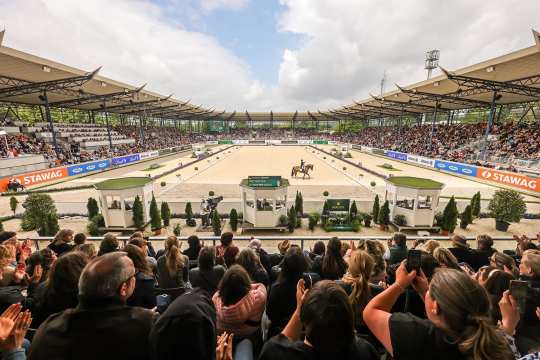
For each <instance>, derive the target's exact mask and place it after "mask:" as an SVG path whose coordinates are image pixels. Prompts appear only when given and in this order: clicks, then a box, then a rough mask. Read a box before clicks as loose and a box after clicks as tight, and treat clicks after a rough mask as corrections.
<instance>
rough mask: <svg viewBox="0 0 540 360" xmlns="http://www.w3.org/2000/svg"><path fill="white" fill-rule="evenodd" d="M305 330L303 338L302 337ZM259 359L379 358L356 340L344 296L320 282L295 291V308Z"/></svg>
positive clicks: (332, 284)
mask: <svg viewBox="0 0 540 360" xmlns="http://www.w3.org/2000/svg"><path fill="white" fill-rule="evenodd" d="M302 329H305V339H302V338H301V334H302ZM259 359H260V360H270V359H272V360H273V359H363V360H364V359H365V360H376V359H379V357H378V355H377V353H376V352H375V350H374V349H373V347H372V346H371V345H369V343H367V342H366V341H365V340H362V339H359V338H355V334H354V314H353V309H352V307H351V304H350V303H349V300H348V299H347V294H346V293H345V291H343V289H342V288H341V287H340V286H339V285H337V284H336V283H335V282H332V281H320V282H318V283H317V284H315V286H314V287H313V288H312V289H311V290H309V291H307V293H306V290H305V288H304V282H303V280H300V281H299V282H298V285H297V290H296V309H295V311H294V313H293V315H292V317H291V319H290V321H289V322H288V324H287V326H286V327H285V329H283V331H282V332H281V334H279V335H277V336H274V337H273V338H271V339H270V340H269V341H268V342H267V343H266V344H265V345H264V347H263V350H262V352H261V355H260V357H259Z"/></svg>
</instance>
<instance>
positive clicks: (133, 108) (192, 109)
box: [0, 30, 540, 122]
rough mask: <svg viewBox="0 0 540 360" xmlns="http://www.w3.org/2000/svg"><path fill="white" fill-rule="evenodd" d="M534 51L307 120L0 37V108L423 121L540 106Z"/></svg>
mask: <svg viewBox="0 0 540 360" xmlns="http://www.w3.org/2000/svg"><path fill="white" fill-rule="evenodd" d="M533 35H534V39H535V44H534V45H533V46H530V47H527V48H525V49H521V50H518V51H515V52H512V53H509V54H506V55H503V56H499V57H496V58H493V59H490V60H486V61H483V62H480V63H478V64H474V65H471V66H467V67H464V68H462V69H458V70H454V71H448V70H446V69H442V68H441V70H442V72H443V73H442V74H441V75H439V76H437V77H434V78H432V79H429V80H424V81H421V82H418V83H415V84H412V85H408V86H401V87H400V86H396V87H397V89H396V90H393V91H390V92H387V93H385V94H383V95H382V96H370V97H369V98H367V99H365V100H361V101H354V102H353V103H352V104H350V105H347V106H343V107H341V108H338V109H331V110H327V111H320V110H317V111H307V112H298V111H296V112H280V113H274V112H272V111H270V112H249V111H234V112H225V111H215V110H214V109H205V108H202V107H201V106H195V105H192V104H190V103H189V101H180V100H176V99H174V98H173V97H172V95H169V96H165V95H160V94H157V93H153V92H150V91H147V90H144V85H143V86H133V85H128V84H124V83H121V82H118V81H115V80H111V79H108V78H105V77H102V76H100V75H98V72H99V68H98V69H96V70H94V71H90V72H86V71H83V70H80V69H76V68H73V67H69V66H66V65H63V64H60V63H57V62H54V61H51V60H47V59H43V58H40V57H37V56H34V55H31V54H28V53H24V52H22V51H18V50H15V49H11V48H9V47H5V46H2V38H3V36H4V32H0V102H11V103H22V104H33V105H42V104H43V103H44V97H43V96H41V95H43V92H44V90H46V92H47V100H48V101H49V103H50V105H51V106H55V107H65V108H76V109H82V110H98V111H99V110H101V109H102V106H103V103H104V102H105V105H106V108H107V111H108V112H113V113H119V114H127V115H136V114H146V115H148V116H154V117H161V118H167V119H179V120H182V119H190V118H191V119H197V120H213V119H225V120H233V121H254V122H262V121H264V122H282V121H287V122H299V121H310V120H317V121H320V120H322V121H334V120H342V119H352V120H355V119H356V120H366V119H370V118H380V117H397V116H401V114H404V115H420V114H423V113H426V112H432V111H433V109H434V108H435V107H436V106H437V107H438V108H439V109H440V110H442V111H447V110H460V109H467V108H477V107H489V106H490V104H491V102H492V100H493V99H494V93H496V94H497V97H495V103H496V104H512V103H526V102H531V101H539V100H540V35H539V33H538V32H536V31H534V30H533Z"/></svg>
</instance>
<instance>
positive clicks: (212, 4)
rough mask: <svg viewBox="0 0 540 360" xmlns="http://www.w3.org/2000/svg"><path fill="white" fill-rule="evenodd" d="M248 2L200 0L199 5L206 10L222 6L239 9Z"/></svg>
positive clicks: (242, 0) (243, 0)
mask: <svg viewBox="0 0 540 360" xmlns="http://www.w3.org/2000/svg"><path fill="white" fill-rule="evenodd" d="M247 3H248V0H201V7H202V8H203V9H204V10H206V11H212V10H216V9H222V8H230V9H241V8H243V7H244V6H246V4H247Z"/></svg>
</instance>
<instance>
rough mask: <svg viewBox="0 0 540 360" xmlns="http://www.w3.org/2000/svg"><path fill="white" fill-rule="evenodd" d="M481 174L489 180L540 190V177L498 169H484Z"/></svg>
mask: <svg viewBox="0 0 540 360" xmlns="http://www.w3.org/2000/svg"><path fill="white" fill-rule="evenodd" d="M479 176H480V177H481V178H483V179H486V180H489V181H495V182H498V183H501V184H505V185H510V186H513V187H518V188H521V189H525V190H532V191H538V190H539V189H538V179H535V178H531V177H528V176H523V175H518V174H512V173H504V172H500V171H496V170H482V171H481V172H480V173H479Z"/></svg>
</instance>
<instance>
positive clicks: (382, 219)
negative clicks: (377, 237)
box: [378, 200, 390, 230]
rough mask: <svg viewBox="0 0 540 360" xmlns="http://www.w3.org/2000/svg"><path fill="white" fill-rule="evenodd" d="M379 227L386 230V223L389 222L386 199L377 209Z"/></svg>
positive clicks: (388, 207) (388, 208) (388, 209)
mask: <svg viewBox="0 0 540 360" xmlns="http://www.w3.org/2000/svg"><path fill="white" fill-rule="evenodd" d="M378 220H379V227H380V229H381V230H387V229H388V224H390V205H389V204H388V200H386V201H385V202H384V204H383V206H382V207H381V210H380V211H379V218H378Z"/></svg>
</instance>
